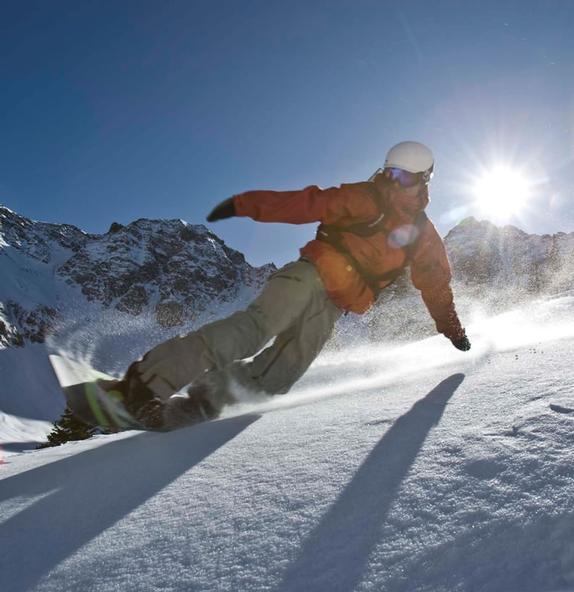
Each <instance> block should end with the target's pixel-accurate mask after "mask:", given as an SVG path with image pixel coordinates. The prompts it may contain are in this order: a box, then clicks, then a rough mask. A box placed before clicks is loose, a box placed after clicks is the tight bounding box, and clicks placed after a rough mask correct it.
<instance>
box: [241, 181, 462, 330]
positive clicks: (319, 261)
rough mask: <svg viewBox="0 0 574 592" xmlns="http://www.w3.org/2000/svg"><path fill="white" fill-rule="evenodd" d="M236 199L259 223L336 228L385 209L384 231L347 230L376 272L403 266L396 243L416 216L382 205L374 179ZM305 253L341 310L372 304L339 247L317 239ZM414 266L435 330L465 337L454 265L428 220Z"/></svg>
mask: <svg viewBox="0 0 574 592" xmlns="http://www.w3.org/2000/svg"><path fill="white" fill-rule="evenodd" d="M377 196H378V200H377ZM233 203H234V206H235V212H236V215H237V216H247V217H249V218H253V219H254V220H258V221H260V222H286V223H289V224H306V223H310V222H322V223H324V224H332V225H336V226H338V227H344V226H350V225H352V224H358V223H370V222H373V221H375V220H377V219H378V218H379V216H380V214H381V213H383V212H384V214H385V216H384V219H383V222H382V227H383V230H384V231H381V232H379V233H376V234H374V235H373V236H371V237H368V238H366V237H361V236H358V235H356V234H352V233H345V232H343V238H344V244H345V247H346V248H347V250H348V251H350V252H351V254H352V256H353V257H354V259H355V260H356V261H357V262H358V263H359V264H360V266H361V267H362V268H363V269H364V270H366V271H367V272H369V273H372V274H376V275H380V274H384V273H385V272H387V271H390V270H392V269H395V268H397V267H400V266H401V265H402V264H403V263H404V261H405V257H406V256H405V252H404V250H403V249H402V248H400V246H399V244H397V243H399V242H400V237H401V229H404V228H405V225H406V224H408V223H409V222H410V223H411V224H412V223H413V220H412V219H410V220H405V218H404V217H403V216H401V215H400V214H398V213H396V212H395V211H394V210H393V208H391V207H389V206H388V205H384V200H383V199H382V198H381V195H380V194H379V192H378V191H377V189H376V188H375V185H374V184H373V183H369V182H365V183H351V184H344V185H341V187H332V188H329V189H320V188H319V187H317V186H315V185H312V186H310V187H306V188H305V189H302V190H300V191H247V192H246V193H242V194H239V195H235V196H234V198H233ZM427 203H428V201H426V202H425V203H424V204H422V206H423V207H424V206H426V204H427ZM301 256H303V257H305V258H306V259H308V260H310V261H311V262H312V263H313V264H314V265H315V267H316V268H317V270H318V273H319V275H320V277H321V279H322V281H323V283H324V285H325V289H326V291H327V293H328V294H329V296H330V298H331V299H332V300H333V301H334V302H335V304H337V306H339V308H341V309H343V310H345V311H352V312H356V313H363V312H365V311H366V310H368V309H369V308H370V307H371V306H372V305H373V303H374V301H375V294H374V293H373V291H372V290H371V288H370V287H369V286H368V285H367V282H366V281H365V280H364V279H363V278H362V276H361V275H360V274H359V273H358V271H356V270H355V269H354V267H353V266H352V265H351V262H350V261H349V259H348V258H347V257H346V256H345V255H344V254H342V253H341V252H340V251H338V250H337V249H336V248H335V247H333V246H331V245H330V244H328V243H325V242H323V241H320V240H316V239H315V240H312V241H310V242H309V243H307V244H306V245H305V246H304V247H303V248H302V249H301ZM410 267H411V279H412V282H413V284H414V285H415V287H416V288H418V289H419V290H420V291H421V295H422V298H423V300H424V302H425V304H426V306H427V308H428V310H429V312H430V314H431V315H432V317H433V319H434V320H435V322H436V326H437V330H438V331H439V332H440V333H444V334H445V335H446V336H447V337H449V338H453V339H457V338H460V337H462V336H463V335H464V330H463V329H462V327H461V324H460V321H459V319H458V316H457V314H456V310H455V307H454V302H453V296H452V291H451V289H450V279H451V271H450V265H449V263H448V259H447V255H446V251H445V248H444V244H443V242H442V240H441V238H440V236H439V234H438V233H437V231H436V229H435V227H434V226H433V224H432V223H431V222H430V220H427V221H426V223H424V225H423V226H422V229H421V233H420V236H419V238H418V241H417V243H416V247H415V249H414V252H413V253H412V255H411V262H410ZM389 283H390V281H386V282H384V281H383V282H381V283H380V287H381V288H385V287H386V286H387V285H388V284H389Z"/></svg>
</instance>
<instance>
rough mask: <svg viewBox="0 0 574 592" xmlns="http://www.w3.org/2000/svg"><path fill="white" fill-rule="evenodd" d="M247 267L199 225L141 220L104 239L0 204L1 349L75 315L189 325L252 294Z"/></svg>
mask: <svg viewBox="0 0 574 592" xmlns="http://www.w3.org/2000/svg"><path fill="white" fill-rule="evenodd" d="M274 269H275V267H274V266H273V265H266V266H263V267H261V268H254V267H252V266H251V265H249V264H248V263H247V262H246V261H245V258H244V256H243V255H242V254H241V253H239V252H238V251H235V250H233V249H231V248H229V247H228V246H227V245H226V244H225V243H224V242H223V241H222V240H221V239H220V238H218V237H217V236H216V235H215V234H213V233H212V232H210V231H209V230H208V229H207V228H206V227H205V226H203V225H191V224H187V223H185V222H183V221H182V220H145V219H140V220H136V221H135V222H132V223H131V224H128V225H127V226H122V225H120V224H117V223H113V224H112V225H111V226H110V229H109V230H108V232H107V233H106V234H103V235H95V234H87V233H85V232H83V231H81V230H80V229H78V228H76V227H74V226H70V225H66V224H62V225H60V224H47V223H43V222H34V221H31V220H28V219H27V218H24V217H23V216H19V215H18V214H16V213H15V212H13V211H11V210H9V209H8V208H6V207H2V206H0V274H1V277H2V283H1V286H0V347H2V346H4V347H6V346H22V345H24V344H25V343H26V342H31V343H41V342H43V341H44V339H45V338H46V336H47V335H48V334H49V333H50V332H51V330H52V329H54V328H55V327H56V326H58V324H62V323H64V324H65V323H67V322H69V321H70V320H71V319H72V317H73V316H74V315H77V314H78V312H80V311H81V314H87V313H88V311H90V310H91V311H92V313H93V314H95V311H115V312H117V313H123V314H124V315H126V316H127V318H128V319H129V317H146V318H147V319H149V322H150V323H151V325H150V326H153V325H154V324H157V326H158V327H159V328H160V329H165V328H172V327H181V326H183V325H190V324H193V323H194V321H196V320H198V319H199V318H201V317H205V316H206V315H207V316H209V315H210V314H212V313H213V311H215V310H217V309H218V308H222V307H231V308H233V307H234V306H239V305H240V304H241V303H243V302H244V301H246V299H249V298H251V297H253V296H254V295H255V294H256V293H257V292H258V291H259V290H260V288H261V286H262V285H263V282H264V280H265V278H266V277H267V276H268V275H269V273H271V272H272V271H273V270H274Z"/></svg>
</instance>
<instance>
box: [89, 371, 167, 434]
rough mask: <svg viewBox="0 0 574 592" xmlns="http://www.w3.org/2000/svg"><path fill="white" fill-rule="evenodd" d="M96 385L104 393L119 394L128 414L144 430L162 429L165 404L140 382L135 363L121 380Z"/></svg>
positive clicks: (102, 381)
mask: <svg viewBox="0 0 574 592" xmlns="http://www.w3.org/2000/svg"><path fill="white" fill-rule="evenodd" d="M98 384H99V385H100V386H101V388H102V389H103V390H105V391H106V392H111V391H114V392H116V393H119V394H120V395H121V402H122V403H123V405H124V407H125V408H126V410H127V411H128V413H130V414H131V415H132V416H133V417H134V419H136V420H137V421H138V422H139V423H141V424H142V426H144V427H145V428H148V429H161V428H162V427H163V407H164V405H165V403H164V402H163V401H162V400H161V399H159V398H157V397H156V396H155V395H154V393H153V391H152V390H151V389H149V388H148V387H147V386H146V385H145V384H144V383H143V382H142V381H141V379H140V377H139V374H138V373H137V372H136V370H135V363H134V364H132V365H131V366H130V367H129V368H128V371H127V372H126V374H125V376H124V377H123V378H122V379H121V380H99V381H98Z"/></svg>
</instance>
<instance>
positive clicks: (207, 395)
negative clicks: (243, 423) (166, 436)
mask: <svg viewBox="0 0 574 592" xmlns="http://www.w3.org/2000/svg"><path fill="white" fill-rule="evenodd" d="M211 395H212V393H211V391H210V389H209V386H208V385H207V384H205V383H199V384H194V385H191V386H190V387H189V389H188V390H187V395H186V396H183V397H182V396H178V395H176V396H174V397H171V398H170V399H168V400H167V402H166V403H165V405H164V407H163V425H164V426H165V427H166V429H175V428H179V427H183V426H186V425H192V424H194V423H200V422H202V421H209V420H210V419H215V418H216V417H217V416H218V415H219V413H220V412H221V409H217V407H216V406H215V405H214V404H213V402H212V397H211Z"/></svg>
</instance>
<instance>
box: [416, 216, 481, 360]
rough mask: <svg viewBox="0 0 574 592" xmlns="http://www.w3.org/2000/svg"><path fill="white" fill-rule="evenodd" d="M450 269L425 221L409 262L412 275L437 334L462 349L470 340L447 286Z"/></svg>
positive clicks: (439, 245) (434, 230)
mask: <svg viewBox="0 0 574 592" xmlns="http://www.w3.org/2000/svg"><path fill="white" fill-rule="evenodd" d="M451 276H452V274H451V269H450V264H449V262H448V258H447V254H446V249H445V248H444V244H443V242H442V239H441V238H440V236H439V235H438V233H437V231H436V229H435V228H434V226H433V225H432V224H431V223H430V222H428V223H427V227H426V228H425V230H424V231H423V236H421V238H420V240H419V244H418V245H417V250H416V253H415V256H414V258H413V262H412V264H411V278H412V281H413V284H414V286H415V287H416V288H418V289H419V290H420V291H421V296H422V299H423V301H424V303H425V305H426V307H427V309H428V311H429V313H430V314H431V316H432V318H433V319H434V321H435V323H436V328H437V331H438V332H439V333H442V334H443V335H444V336H445V337H447V338H448V339H450V340H451V342H452V344H453V345H454V346H455V347H456V348H457V349H460V350H462V351H467V350H469V349H470V341H469V340H468V337H467V336H466V333H465V331H464V329H463V327H462V325H461V322H460V319H459V318H458V315H457V313H456V309H455V306H454V298H453V294H452V290H451V287H450V280H451Z"/></svg>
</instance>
